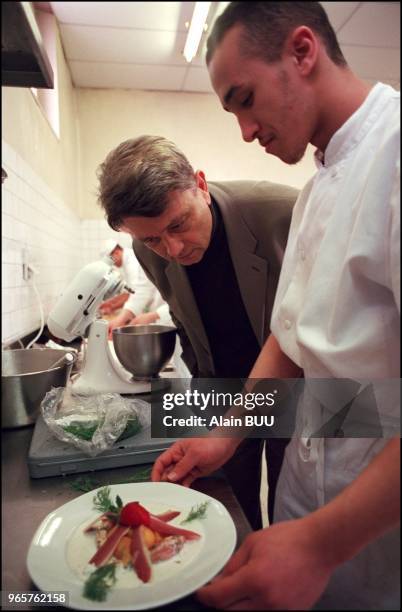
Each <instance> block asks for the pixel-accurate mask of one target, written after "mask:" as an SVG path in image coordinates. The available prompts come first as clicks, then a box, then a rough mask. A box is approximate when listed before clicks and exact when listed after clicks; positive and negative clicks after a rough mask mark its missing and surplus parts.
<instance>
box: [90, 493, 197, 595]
mask: <svg viewBox="0 0 402 612" xmlns="http://www.w3.org/2000/svg"><path fill="white" fill-rule="evenodd" d="M208 504H209V502H208V501H207V502H204V503H203V504H200V506H199V507H198V508H191V510H190V513H189V514H188V516H187V518H185V519H184V520H182V523H188V522H190V521H192V520H194V519H196V518H198V519H203V518H205V516H206V510H207V506H208ZM94 507H95V508H96V509H98V510H99V511H101V512H102V514H100V516H98V517H97V518H96V519H95V520H94V521H92V522H91V523H90V524H89V525H88V526H87V527H85V529H84V534H86V535H88V534H90V535H91V536H93V538H94V541H95V543H96V547H97V550H96V552H95V553H94V554H93V555H92V557H91V558H90V559H89V564H92V565H93V566H95V567H96V568H97V569H96V570H94V572H93V573H92V574H91V575H90V576H89V578H88V579H87V580H86V582H85V585H84V590H83V596H84V597H87V598H88V599H92V600H94V601H104V600H105V599H106V595H107V591H108V589H109V588H111V587H112V586H113V585H114V583H115V582H116V567H117V566H123V567H124V568H126V569H128V570H131V571H134V572H135V573H136V575H137V577H138V578H139V579H140V580H141V581H142V582H144V583H147V582H150V581H151V580H152V576H153V571H152V568H153V565H154V564H156V563H161V562H163V561H168V560H170V559H172V558H173V557H176V556H177V555H178V554H179V553H180V552H181V550H182V549H183V547H184V545H185V543H186V542H193V541H195V540H199V539H200V538H201V534H200V533H197V532H195V531H190V530H189V529H184V528H183V527H179V526H177V525H172V524H171V521H172V520H173V519H175V518H177V517H178V516H180V515H181V514H182V513H181V512H180V510H168V511H166V512H164V513H162V514H153V513H152V512H150V511H149V510H147V509H146V508H145V507H144V506H143V505H141V504H140V503H139V502H138V501H130V502H128V503H127V504H123V501H122V499H121V497H120V496H119V495H117V496H116V501H115V502H113V501H112V499H111V497H110V488H109V487H104V488H102V489H99V491H98V492H97V493H96V495H95V497H94ZM133 586H134V581H133Z"/></svg>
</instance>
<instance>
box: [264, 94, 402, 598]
mask: <svg viewBox="0 0 402 612" xmlns="http://www.w3.org/2000/svg"><path fill="white" fill-rule="evenodd" d="M399 105H400V94H399V92H397V91H395V90H394V89H393V88H392V87H389V86H387V85H383V84H381V83H378V84H377V85H376V86H375V87H373V89H372V90H371V91H370V93H369V95H368V96H367V98H366V100H365V102H364V103H363V104H362V106H361V107H360V108H359V109H358V110H357V111H356V112H355V113H354V114H353V115H352V116H351V117H350V118H349V119H348V120H347V121H346V123H345V124H344V125H343V126H342V127H341V128H340V129H339V130H338V131H337V132H336V133H335V134H334V135H333V137H332V138H331V140H330V142H329V143H328V146H327V148H326V150H325V156H324V155H322V154H321V153H320V152H317V153H316V162H317V166H318V172H317V173H316V175H315V176H314V177H313V178H312V179H311V181H310V182H309V183H308V184H307V185H306V187H305V188H304V189H303V191H302V192H301V193H300V195H299V198H298V200H297V202H296V205H295V208H294V211H293V216H292V222H291V227H290V233H289V238H288V244H287V248H286V253H285V257H284V261H283V266H282V271H281V275H280V279H279V284H278V289H277V294H276V298H275V303H274V308H273V313H272V321H271V329H272V333H273V334H274V336H275V337H276V338H277V340H278V342H279V344H280V346H281V348H282V350H283V351H284V352H285V353H286V354H287V355H288V356H289V357H290V358H291V359H292V360H293V361H294V362H295V363H297V364H298V365H299V366H300V367H301V368H302V369H303V370H304V375H305V378H306V379H309V378H310V379H313V378H352V379H354V380H359V379H371V380H373V379H391V378H394V379H395V378H398V379H399V377H400V356H399V355H400V340H399V338H400V301H399V293H400V268H399V254H400V229H399V227H400V226H399V218H400V213H399V206H400V187H399V180H400V110H399ZM395 408H397V409H398V410H399V406H395V405H394V406H392V407H388V409H390V410H394V409H395ZM385 409H387V407H386V406H385ZM305 418H306V426H307V425H309V426H311V423H308V419H309V418H310V417H309V415H306V416H305ZM307 429H308V430H309V431H311V429H309V428H308V427H307ZM387 442H388V440H387V439H368V438H344V439H340V438H327V439H323V438H305V437H303V435H301V436H300V437H294V438H293V439H292V441H291V442H290V444H289V446H288V448H287V451H286V456H285V460H284V464H283V468H282V472H281V475H280V479H279V483H278V489H277V493H276V500H277V503H276V507H275V521H280V520H287V519H292V518H296V517H301V516H304V515H305V514H307V513H308V512H311V511H314V510H315V509H317V508H318V507H320V506H322V505H323V504H325V503H327V502H328V501H330V500H331V499H332V498H333V497H335V496H336V495H337V494H338V493H339V492H340V491H341V490H342V489H344V488H345V486H346V485H347V484H349V483H350V482H352V481H353V480H354V479H355V478H356V477H357V475H358V474H359V473H360V472H361V471H362V470H363V469H364V468H365V467H366V466H367V465H368V464H369V463H370V461H371V460H372V458H373V457H374V456H375V455H376V454H377V453H379V452H380V451H381V450H382V448H383V447H384V446H385V445H386V443H387ZM384 503H386V500H384ZM399 597H400V595H399V530H394V531H392V532H389V533H388V534H386V535H385V536H384V537H382V538H379V539H377V540H376V541H375V542H372V543H371V544H370V545H369V546H368V547H366V549H365V550H363V551H362V552H361V553H360V554H359V555H357V556H356V557H355V558H354V559H352V560H351V561H349V562H347V563H345V564H343V565H342V566H341V567H340V568H338V569H337V570H336V571H335V572H334V574H333V576H332V578H331V580H330V583H329V585H328V588H327V589H326V591H325V592H324V594H323V596H322V597H321V599H320V600H319V602H318V603H317V606H316V607H317V609H349V610H350V609H370V610H371V609H376V610H380V609H399V607H400V599H399Z"/></svg>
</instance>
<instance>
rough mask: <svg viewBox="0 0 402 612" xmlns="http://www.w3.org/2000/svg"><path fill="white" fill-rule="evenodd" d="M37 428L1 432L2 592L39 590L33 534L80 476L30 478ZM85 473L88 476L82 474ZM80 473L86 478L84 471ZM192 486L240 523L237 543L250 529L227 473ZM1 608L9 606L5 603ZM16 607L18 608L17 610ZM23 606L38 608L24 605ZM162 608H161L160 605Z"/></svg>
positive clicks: (105, 475)
mask: <svg viewBox="0 0 402 612" xmlns="http://www.w3.org/2000/svg"><path fill="white" fill-rule="evenodd" d="M32 432H33V427H25V428H21V429H15V430H3V431H2V519H3V520H2V561H3V563H2V590H3V591H20V592H21V591H36V590H38V589H37V588H36V586H35V585H34V584H33V583H32V581H31V579H30V576H29V574H28V571H27V568H26V558H27V553H28V549H29V545H30V543H31V540H32V537H33V535H34V533H35V531H36V529H37V527H38V526H39V524H40V523H41V521H42V520H43V519H44V518H45V516H46V515H47V514H49V512H51V511H53V510H55V509H56V508H58V507H59V506H61V505H63V504H65V503H66V502H67V501H70V500H71V499H74V498H75V497H77V496H78V495H80V493H79V492H77V491H76V490H74V489H73V488H72V487H71V483H72V482H74V481H76V480H77V475H70V476H55V477H51V478H39V479H31V478H30V477H29V474H28V468H27V462H26V460H27V456H28V451H29V445H30V442H31V437H32ZM144 467H147V466H144V465H139V466H138V465H137V466H130V467H124V468H115V469H109V470H101V471H96V472H90V473H89V474H88V473H87V474H86V475H87V476H90V477H91V478H93V479H96V480H97V481H99V482H100V485H102V484H113V483H118V482H120V481H121V480H124V479H127V478H129V477H131V476H133V475H134V474H135V473H136V472H137V471H142V470H144ZM84 475H85V474H84ZM79 476H83V475H82V474H81V475H79ZM193 486H194V489H196V490H198V491H202V492H204V493H206V494H207V495H211V496H212V497H214V498H216V499H218V500H219V501H221V502H222V503H223V504H224V505H225V506H226V508H227V510H228V512H229V513H230V515H231V516H232V519H233V521H234V523H235V525H236V529H237V535H238V541H237V546H239V544H240V543H241V542H242V541H243V540H244V538H245V537H246V536H247V535H248V533H250V532H251V528H250V525H249V523H248V521H247V519H246V517H245V516H244V514H243V511H242V509H241V507H240V506H239V504H238V502H237V500H236V498H235V497H234V495H233V492H232V489H231V488H230V486H229V484H228V483H227V482H226V480H225V479H224V478H223V477H219V476H218V475H216V476H215V477H209V478H202V479H199V480H198V481H196V482H195V483H194V485H193ZM3 609H11V607H10V608H7V607H6V606H3ZM13 609H15V608H13ZM24 609H26V610H28V609H32V610H38V607H37V606H36V607H29V606H25V605H24ZM159 609H161V608H159ZM163 609H164V610H165V609H166V610H168V609H172V610H198V609H203V606H201V604H200V603H199V602H198V601H197V600H196V599H195V597H193V596H188V597H186V598H184V599H182V600H180V601H178V602H174V603H172V604H169V605H167V606H164V607H163Z"/></svg>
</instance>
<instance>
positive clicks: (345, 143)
mask: <svg viewBox="0 0 402 612" xmlns="http://www.w3.org/2000/svg"><path fill="white" fill-rule="evenodd" d="M384 89H390V91H392V89H391V88H390V87H389V86H388V85H384V84H383V83H377V84H376V85H374V87H373V88H372V89H371V90H370V92H369V94H368V96H367V97H366V99H365V100H364V102H363V104H362V105H361V106H359V108H358V109H357V110H356V111H355V112H354V113H353V115H351V116H350V117H349V119H348V120H347V121H346V122H345V123H344V124H343V125H342V126H341V127H340V128H339V130H337V131H336V132H335V134H334V135H333V136H332V138H331V140H330V141H329V143H328V145H327V148H326V149H325V153H323V152H322V151H320V150H319V149H317V150H316V151H315V153H314V161H315V164H316V166H317V168H318V169H320V168H322V167H323V166H325V167H326V168H328V167H329V166H332V165H334V164H336V163H338V162H339V161H340V160H341V159H343V158H344V157H346V155H348V154H349V153H350V151H352V150H353V149H354V148H355V147H356V146H357V145H358V144H359V143H360V142H361V141H362V140H363V138H364V137H365V135H366V134H367V132H368V131H369V130H370V128H371V126H372V125H373V123H375V122H376V121H377V118H378V115H379V114H380V113H381V112H382V110H383V103H384V99H383V97H382V94H383V91H384Z"/></svg>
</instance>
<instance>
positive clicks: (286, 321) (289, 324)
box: [284, 319, 292, 329]
mask: <svg viewBox="0 0 402 612" xmlns="http://www.w3.org/2000/svg"><path fill="white" fill-rule="evenodd" d="M284 325H285V329H290V328H291V327H292V322H291V321H289V319H285V322H284Z"/></svg>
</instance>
